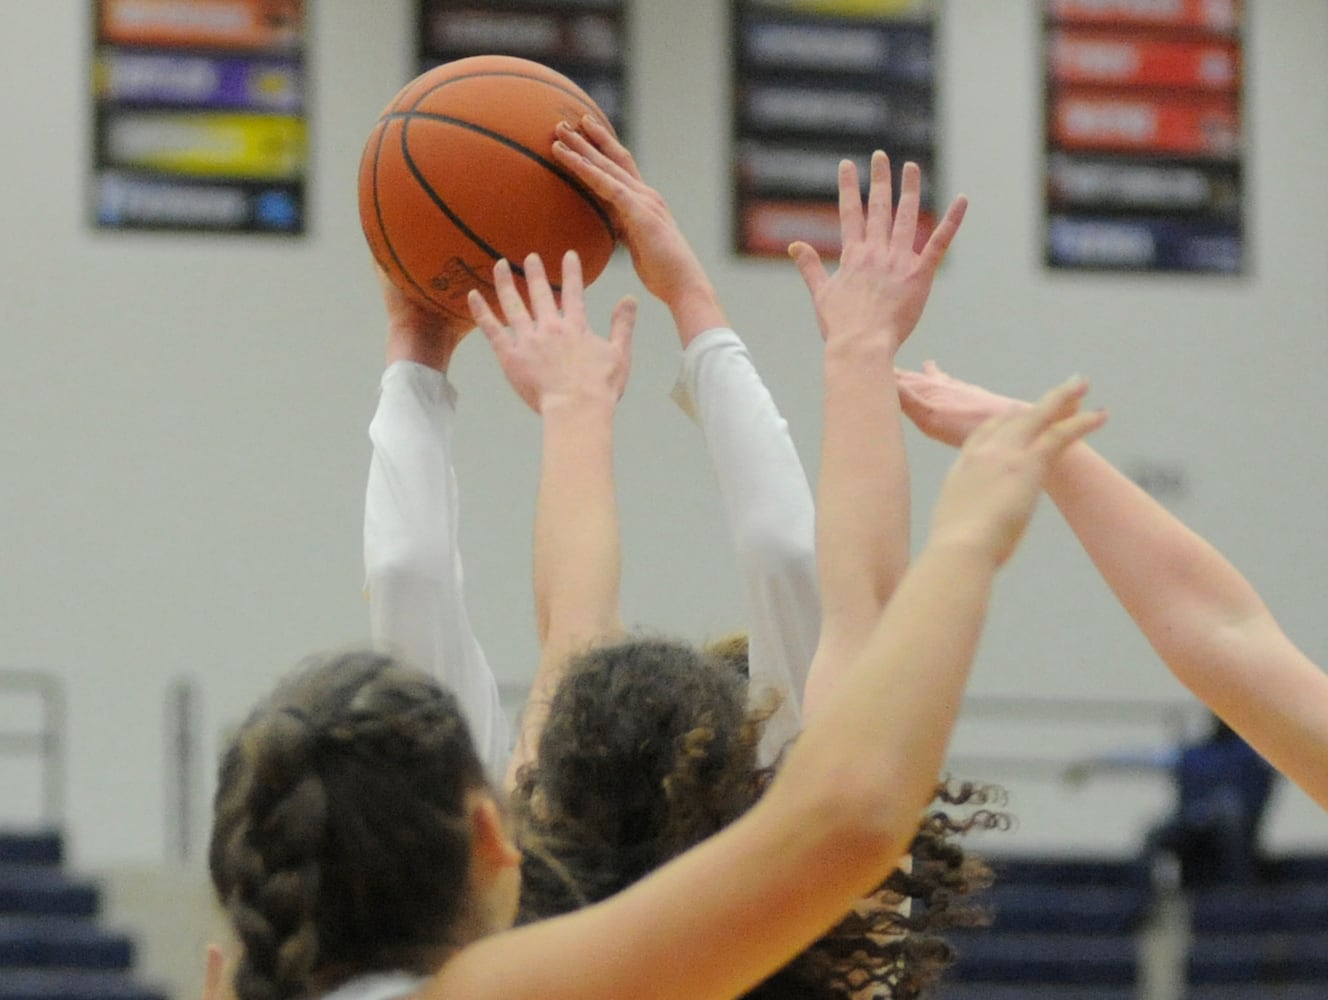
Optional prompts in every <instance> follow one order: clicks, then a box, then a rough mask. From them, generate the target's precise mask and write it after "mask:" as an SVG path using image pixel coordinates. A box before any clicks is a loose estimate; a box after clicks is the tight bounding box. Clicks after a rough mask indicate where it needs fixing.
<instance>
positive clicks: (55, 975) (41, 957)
mask: <svg viewBox="0 0 1328 1000" xmlns="http://www.w3.org/2000/svg"><path fill="white" fill-rule="evenodd" d="M63 860H64V851H63V844H62V841H61V839H60V836H59V834H58V833H55V832H43V833H0V1000H165V998H164V994H163V993H162V992H161V991H159V990H155V989H152V988H150V987H147V986H145V985H143V984H142V983H141V982H139V981H138V980H137V979H136V978H135V976H134V974H133V966H134V945H133V942H132V941H131V940H129V938H127V937H125V936H124V935H121V934H116V933H112V932H110V931H107V930H104V929H103V928H102V927H101V926H100V925H99V923H98V919H97V916H98V910H99V904H100V901H99V896H98V891H97V887H96V885H95V884H94V883H92V882H90V881H87V880H83V879H77V878H74V877H72V876H70V875H69V874H67V873H66V872H65V871H64V869H63Z"/></svg>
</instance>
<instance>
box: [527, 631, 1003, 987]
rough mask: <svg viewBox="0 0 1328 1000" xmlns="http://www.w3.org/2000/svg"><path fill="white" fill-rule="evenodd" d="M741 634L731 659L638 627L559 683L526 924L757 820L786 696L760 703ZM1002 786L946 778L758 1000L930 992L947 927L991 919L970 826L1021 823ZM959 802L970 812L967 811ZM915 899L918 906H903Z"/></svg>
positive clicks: (536, 791) (536, 767) (532, 817)
mask: <svg viewBox="0 0 1328 1000" xmlns="http://www.w3.org/2000/svg"><path fill="white" fill-rule="evenodd" d="M731 645H732V644H731V643H729V644H726V646H725V648H724V649H722V650H719V651H717V652H718V654H719V655H716V654H714V653H711V652H710V651H709V650H708V649H707V650H704V651H703V650H699V649H696V648H694V647H692V646H689V645H686V644H683V643H677V642H672V641H667V640H660V639H655V638H630V639H627V640H625V641H623V642H619V643H615V644H610V645H604V646H599V647H596V648H593V649H591V650H589V651H587V652H585V653H583V654H581V655H580V656H578V657H576V658H575V659H574V660H573V662H572V663H571V665H570V666H569V669H568V673H567V676H566V678H565V679H564V680H563V682H562V683H561V685H560V686H559V688H558V690H557V691H556V692H555V693H554V695H553V698H552V700H551V702H550V705H549V715H548V720H547V722H546V724H545V727H544V731H543V733H542V736H541V739H540V744H539V748H538V754H537V756H536V757H535V760H534V761H533V762H532V763H530V764H528V765H526V766H525V767H523V768H522V769H521V771H520V773H519V774H518V775H517V782H516V788H515V790H514V792H513V803H512V804H513V809H514V811H515V813H516V815H517V818H518V820H519V823H518V829H519V830H520V835H521V837H522V848H523V856H524V860H523V865H522V892H521V906H520V911H519V915H518V921H519V922H530V921H533V920H538V919H542V918H545V917H551V916H556V915H557V914H560V913H566V912H568V911H570V910H574V909H577V908H578V907H581V906H585V905H588V904H590V903H594V902H597V901H599V900H602V899H605V898H607V897H608V896H611V895H613V894H614V893H616V892H618V891H620V890H622V889H625V888H626V887H627V886H629V885H631V884H632V883H633V882H635V881H637V880H638V879H640V878H641V877H642V876H644V875H646V874H647V873H649V872H650V871H652V870H653V869H655V868H657V867H659V866H660V865H662V864H664V863H665V862H667V861H668V860H670V859H671V858H673V857H675V856H676V855H678V854H681V853H682V852H684V851H686V850H687V849H688V848H690V847H692V846H694V845H695V844H697V843H698V842H700V841H701V840H703V839H705V838H706V837H708V836H710V835H711V834H713V833H715V832H717V831H718V830H720V829H722V828H723V827H724V826H726V825H728V824H729V823H731V822H732V821H733V820H735V819H737V818H738V817H739V816H741V815H742V814H743V813H744V812H746V811H747V809H749V808H751V806H752V805H754V804H755V803H756V801H757V800H758V799H759V798H760V796H761V795H762V794H763V793H764V791H765V789H766V788H767V787H768V786H769V783H770V781H771V780H772V778H773V776H774V768H773V767H764V766H762V765H761V764H760V762H759V759H758V744H759V742H760V739H761V734H762V731H763V727H764V723H765V721H766V720H767V719H768V718H769V716H770V715H771V714H772V712H773V710H774V707H775V706H770V705H764V706H759V707H752V706H751V705H750V704H749V699H748V687H747V681H746V677H745V670H738V669H735V664H736V663H737V659H735V657H734V655H733V650H732V648H730V647H731ZM1000 794H1001V793H1000V792H999V790H998V789H995V788H992V787H989V786H978V785H973V784H963V785H957V786H951V785H950V784H948V783H946V784H942V785H941V786H940V787H939V788H938V789H937V794H936V799H935V805H934V807H933V809H932V810H931V811H930V812H929V813H928V814H927V815H926V816H925V817H924V818H923V820H922V823H921V825H920V827H919V829H918V832H917V834H916V836H915V838H914V840H913V843H912V847H911V856H912V871H911V872H903V871H895V872H893V873H892V874H891V875H890V876H889V878H888V879H887V880H886V881H885V883H884V884H883V885H882V886H881V887H880V888H879V889H878V890H877V891H876V893H875V894H873V895H872V896H871V897H869V898H868V899H867V900H864V901H863V902H862V903H860V904H859V906H858V907H856V908H855V910H854V911H853V912H851V913H849V914H848V915H847V916H846V917H845V918H844V919H843V920H842V921H841V922H840V923H839V924H838V925H837V926H836V927H834V928H832V929H831V930H830V931H829V932H828V933H827V934H826V935H824V936H823V937H822V938H821V939H820V940H818V941H817V942H816V943H815V944H814V945H812V946H811V947H809V948H808V949H807V950H805V951H804V952H803V953H802V954H800V955H799V956H798V957H797V958H796V959H794V960H793V961H792V962H790V963H789V964H788V965H787V966H785V967H784V968H783V969H782V970H780V971H779V972H778V973H776V974H775V975H774V976H772V977H771V978H770V979H768V980H767V981H766V982H765V983H763V984H762V985H760V986H758V987H756V988H755V989H754V990H753V991H751V992H750V993H748V994H747V997H748V998H750V1000H758V998H759V1000H846V998H853V1000H859V998H876V997H888V998H891V1000H911V998H916V997H923V996H927V995H928V994H929V993H930V992H931V991H932V990H934V987H935V985H936V984H937V982H938V981H939V979H940V975H941V973H942V972H943V970H944V969H945V968H946V967H947V966H948V965H949V964H951V963H952V962H953V960H954V957H955V955H954V950H953V948H952V947H951V946H950V945H949V943H948V942H947V941H945V939H944V938H943V937H942V936H941V934H940V932H941V931H942V930H944V929H946V928H949V927H955V926H973V925H976V924H979V923H981V922H983V920H984V917H985V914H984V913H983V912H982V911H981V910H980V909H979V908H978V907H976V906H974V905H973V904H972V903H970V902H968V900H967V898H966V897H968V896H969V895H970V894H971V893H974V892H976V891H977V890H979V889H981V888H984V887H986V886H987V885H988V884H990V871H989V869H988V868H987V866H986V865H985V864H984V863H983V862H982V861H981V860H979V859H978V858H977V857H975V856H974V855H972V854H971V853H969V852H967V851H965V850H964V849H963V848H962V847H960V846H959V844H958V843H956V842H955V837H956V835H958V834H962V833H965V832H967V831H969V830H972V829H976V828H984V829H991V828H998V827H1003V826H1006V825H1008V823H1009V820H1008V818H1007V817H1006V816H1005V815H1004V813H1002V812H999V811H998V810H997V809H994V808H991V807H992V806H996V805H999V800H1000ZM956 807H958V809H957V811H956ZM903 898H908V899H911V900H914V906H913V912H912V913H911V914H910V915H908V916H906V915H904V914H903V913H901V912H899V908H898V903H899V902H900V901H901V899H903Z"/></svg>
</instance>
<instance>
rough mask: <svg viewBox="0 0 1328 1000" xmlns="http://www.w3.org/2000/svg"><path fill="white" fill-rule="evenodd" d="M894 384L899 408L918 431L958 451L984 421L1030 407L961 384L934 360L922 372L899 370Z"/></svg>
mask: <svg viewBox="0 0 1328 1000" xmlns="http://www.w3.org/2000/svg"><path fill="white" fill-rule="evenodd" d="M895 382H896V384H897V385H898V386H899V405H900V406H901V407H902V408H903V411H904V413H905V414H907V415H908V418H909V419H910V420H912V421H913V423H914V424H916V425H917V428H918V430H920V431H922V433H923V434H926V435H927V437H929V438H932V439H933V440H935V441H940V442H942V443H944V444H948V445H953V446H955V447H956V448H957V447H959V446H960V445H962V444H963V443H964V441H965V440H967V438H968V435H969V434H971V433H972V432H973V430H974V429H975V428H977V427H978V426H979V425H980V424H982V423H983V421H985V420H989V419H990V418H991V417H994V416H996V415H997V414H999V413H1004V412H1006V411H1007V410H1019V409H1027V408H1028V406H1029V405H1030V404H1028V403H1027V402H1025V401H1023V400H1021V399H1011V398H1010V397H1009V396H1001V395H999V394H997V393H994V392H991V391H989V390H987V389H983V388H982V387H981V386H976V385H973V384H971V383H969V382H963V381H960V380H959V379H957V378H955V377H954V376H953V375H948V374H946V373H945V372H943V371H941V369H940V368H939V367H938V366H937V364H936V362H934V361H924V362H923V363H922V371H920V372H915V371H908V370H905V369H902V368H896V369H895Z"/></svg>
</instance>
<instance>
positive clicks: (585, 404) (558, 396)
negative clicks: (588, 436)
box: [539, 387, 618, 424]
mask: <svg viewBox="0 0 1328 1000" xmlns="http://www.w3.org/2000/svg"><path fill="white" fill-rule="evenodd" d="M617 408H618V400H617V399H616V398H614V396H613V394H612V393H611V392H609V391H608V390H605V391H602V392H600V391H593V390H589V389H587V388H585V387H578V388H577V389H576V390H574V391H570V392H551V393H548V394H547V395H545V396H542V397H540V401H539V413H540V416H541V417H543V418H544V421H545V423H546V424H547V423H548V422H549V421H554V422H558V423H571V422H575V423H581V424H585V423H605V424H608V423H612V422H613V414H614V412H615V411H616V410H617Z"/></svg>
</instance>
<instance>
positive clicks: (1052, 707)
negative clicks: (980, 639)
mask: <svg viewBox="0 0 1328 1000" xmlns="http://www.w3.org/2000/svg"><path fill="white" fill-rule="evenodd" d="M1206 717H1207V711H1206V709H1204V707H1203V706H1202V705H1200V704H1199V703H1198V702H1195V701H1156V700H1149V699H1144V698H1069V697H1052V696H1045V695H969V696H968V697H966V698H965V699H964V703H963V709H962V711H961V713H960V724H961V725H963V724H964V723H965V722H981V721H983V720H999V722H1000V723H1001V725H1002V726H1007V725H1019V726H1025V727H1027V726H1031V725H1036V724H1039V723H1043V724H1066V723H1075V724H1081V725H1083V724H1099V725H1102V726H1129V727H1133V728H1140V727H1142V728H1147V729H1148V730H1149V731H1150V734H1151V735H1152V736H1153V737H1154V738H1155V740H1156V742H1157V743H1158V744H1159V745H1173V746H1174V745H1178V744H1180V743H1183V742H1185V740H1186V739H1187V737H1190V736H1193V734H1194V732H1195V730H1196V729H1197V728H1198V724H1199V721H1200V720H1201V719H1203V718H1206ZM948 763H949V765H950V766H952V767H956V768H960V769H962V770H964V771H966V772H974V773H991V772H994V773H1000V774H1008V775H1011V776H1017V777H1024V778H1050V777H1059V776H1061V775H1062V774H1063V773H1064V770H1065V766H1066V764H1067V758H1066V756H1065V755H1064V754H1063V753H1056V752H1049V751H1043V752H1034V753H1019V752H1011V751H1004V750H1002V751H991V752H982V753H974V752H972V751H967V752H965V751H959V752H956V753H953V754H952V755H951V756H950V758H949V761H948Z"/></svg>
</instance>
